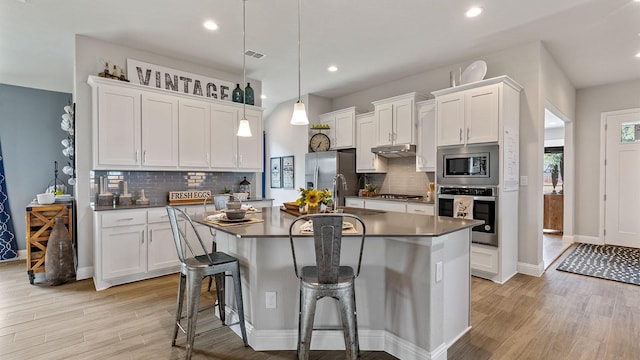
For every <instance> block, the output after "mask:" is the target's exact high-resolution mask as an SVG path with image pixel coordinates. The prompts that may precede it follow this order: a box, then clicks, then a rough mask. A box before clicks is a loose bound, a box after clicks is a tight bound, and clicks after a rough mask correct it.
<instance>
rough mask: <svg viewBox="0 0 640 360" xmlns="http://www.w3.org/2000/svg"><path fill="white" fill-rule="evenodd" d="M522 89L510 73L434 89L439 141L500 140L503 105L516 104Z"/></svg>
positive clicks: (474, 142)
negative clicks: (514, 102)
mask: <svg viewBox="0 0 640 360" xmlns="http://www.w3.org/2000/svg"><path fill="white" fill-rule="evenodd" d="M521 89H522V87H521V86H520V85H519V84H517V83H516V82H514V81H513V80H511V79H510V78H508V77H507V76H501V77H498V78H493V79H487V80H483V81H478V82H476V83H471V84H466V85H463V86H459V87H454V88H449V89H444V90H440V91H436V92H434V93H433V94H434V95H435V96H436V123H437V134H438V136H437V145H438V146H449V145H466V144H481V143H491V142H499V141H500V135H501V129H502V128H503V127H504V122H505V119H504V118H503V114H504V108H505V107H513V106H514V105H513V104H511V102H513V101H517V102H518V103H519V94H520V90H521ZM515 94H517V95H515ZM510 99H515V100H510ZM506 120H507V121H508V120H509V119H506Z"/></svg>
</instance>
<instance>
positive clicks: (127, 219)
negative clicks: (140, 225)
mask: <svg viewBox="0 0 640 360" xmlns="http://www.w3.org/2000/svg"><path fill="white" fill-rule="evenodd" d="M131 220H133V218H132V217H128V218H122V219H118V221H131Z"/></svg>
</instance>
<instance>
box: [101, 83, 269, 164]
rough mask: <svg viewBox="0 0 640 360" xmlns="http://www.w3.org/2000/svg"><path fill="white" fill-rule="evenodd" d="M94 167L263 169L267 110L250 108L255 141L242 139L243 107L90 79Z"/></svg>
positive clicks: (247, 115)
mask: <svg viewBox="0 0 640 360" xmlns="http://www.w3.org/2000/svg"><path fill="white" fill-rule="evenodd" d="M89 84H90V85H91V86H92V87H93V125H94V126H93V129H94V131H93V169H95V170H135V169H140V170H209V171H218V170H219V171H262V154H263V148H262V110H261V109H260V108H257V107H255V106H247V107H246V117H247V120H248V121H249V124H250V127H251V132H252V133H253V136H252V137H248V138H239V137H237V136H236V132H237V130H238V123H239V120H240V118H241V117H242V114H243V106H242V104H235V103H231V102H227V101H218V100H208V99H207V100H200V99H199V98H196V97H194V96H190V95H184V94H166V93H164V92H163V91H161V90H155V89H147V88H145V87H143V86H140V85H133V84H128V83H121V82H117V81H114V80H109V79H102V78H98V77H95V76H90V77H89Z"/></svg>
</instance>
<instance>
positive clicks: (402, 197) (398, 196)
mask: <svg viewBox="0 0 640 360" xmlns="http://www.w3.org/2000/svg"><path fill="white" fill-rule="evenodd" d="M375 197H377V198H379V199H396V200H409V199H422V195H403V194H378V195H376V196H375Z"/></svg>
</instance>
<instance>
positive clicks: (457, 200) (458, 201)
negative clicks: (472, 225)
mask: <svg viewBox="0 0 640 360" xmlns="http://www.w3.org/2000/svg"><path fill="white" fill-rule="evenodd" d="M453 217H454V218H459V219H473V196H465V195H456V196H454V197H453Z"/></svg>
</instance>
